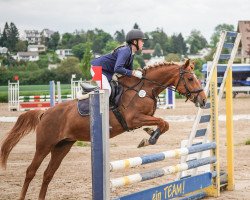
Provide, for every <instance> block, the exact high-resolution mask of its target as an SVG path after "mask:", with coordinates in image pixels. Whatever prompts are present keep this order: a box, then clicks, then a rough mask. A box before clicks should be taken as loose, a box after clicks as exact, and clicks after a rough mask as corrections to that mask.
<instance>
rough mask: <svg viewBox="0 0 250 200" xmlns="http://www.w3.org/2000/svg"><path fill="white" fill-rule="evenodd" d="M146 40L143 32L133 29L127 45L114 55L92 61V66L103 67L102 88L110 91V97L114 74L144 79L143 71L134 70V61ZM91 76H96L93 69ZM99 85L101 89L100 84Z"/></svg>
mask: <svg viewBox="0 0 250 200" xmlns="http://www.w3.org/2000/svg"><path fill="white" fill-rule="evenodd" d="M145 39H146V38H145V35H144V33H143V32H142V31H141V30H139V29H132V30H131V31H129V32H128V33H127V35H126V45H122V46H119V47H117V48H116V49H114V50H113V52H112V53H109V54H106V55H103V56H101V57H99V58H96V59H94V60H92V61H91V65H92V66H102V88H103V89H108V90H109V96H110V94H111V87H110V84H109V82H110V81H111V79H112V76H113V75H114V73H117V74H121V75H126V76H135V77H137V78H140V79H141V78H142V72H141V71H139V70H133V59H134V54H135V52H136V51H139V50H142V47H143V44H144V41H143V40H145ZM91 75H92V76H93V75H94V72H93V70H92V69H91ZM97 84H98V86H99V87H100V83H99V82H98V83H97Z"/></svg>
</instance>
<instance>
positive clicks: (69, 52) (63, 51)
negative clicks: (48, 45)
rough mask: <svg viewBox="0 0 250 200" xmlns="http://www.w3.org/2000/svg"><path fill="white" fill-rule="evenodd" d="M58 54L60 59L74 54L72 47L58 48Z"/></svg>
mask: <svg viewBox="0 0 250 200" xmlns="http://www.w3.org/2000/svg"><path fill="white" fill-rule="evenodd" d="M56 54H57V55H58V58H59V59H60V60H63V59H65V58H67V57H69V56H73V53H72V49H57V50H56Z"/></svg>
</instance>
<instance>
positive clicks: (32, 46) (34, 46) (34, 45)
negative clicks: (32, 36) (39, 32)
mask: <svg viewBox="0 0 250 200" xmlns="http://www.w3.org/2000/svg"><path fill="white" fill-rule="evenodd" d="M38 47H42V48H45V45H43V44H32V45H29V46H28V48H38Z"/></svg>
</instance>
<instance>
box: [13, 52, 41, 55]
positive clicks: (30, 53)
mask: <svg viewBox="0 0 250 200" xmlns="http://www.w3.org/2000/svg"><path fill="white" fill-rule="evenodd" d="M17 55H19V56H38V55H39V54H38V53H37V52H17Z"/></svg>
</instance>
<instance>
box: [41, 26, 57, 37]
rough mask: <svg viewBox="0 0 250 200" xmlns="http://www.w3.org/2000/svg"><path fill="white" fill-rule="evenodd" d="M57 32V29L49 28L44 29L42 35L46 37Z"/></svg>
mask: <svg viewBox="0 0 250 200" xmlns="http://www.w3.org/2000/svg"><path fill="white" fill-rule="evenodd" d="M54 33H55V31H52V30H49V29H47V28H46V29H43V30H42V32H41V37H45V38H51V36H52V35H53V34H54Z"/></svg>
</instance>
